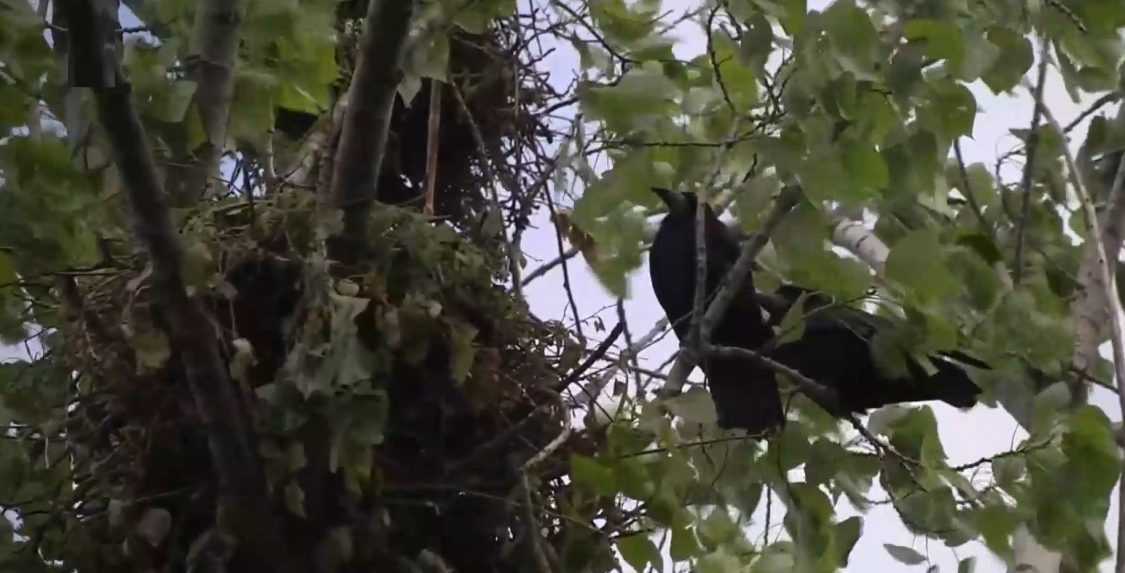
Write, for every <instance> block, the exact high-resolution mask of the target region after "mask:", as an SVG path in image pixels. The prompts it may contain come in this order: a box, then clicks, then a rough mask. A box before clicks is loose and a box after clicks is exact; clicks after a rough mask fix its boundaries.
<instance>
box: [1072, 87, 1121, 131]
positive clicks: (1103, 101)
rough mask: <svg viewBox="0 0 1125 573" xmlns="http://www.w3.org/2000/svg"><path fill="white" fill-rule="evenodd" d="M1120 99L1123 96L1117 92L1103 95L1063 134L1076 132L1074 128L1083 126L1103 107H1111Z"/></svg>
mask: <svg viewBox="0 0 1125 573" xmlns="http://www.w3.org/2000/svg"><path fill="white" fill-rule="evenodd" d="M1119 99H1121V94H1119V93H1117V92H1109V93H1107V94H1105V95H1103V96H1102V97H1100V98H1098V99H1097V100H1095V101H1094V103H1092V104H1090V107H1089V108H1087V109H1086V110H1085V111H1083V112H1082V113H1080V114H1078V117H1076V118H1074V120H1073V121H1071V122H1070V123H1068V124H1066V127H1065V128H1063V133H1070V132H1072V131H1074V128H1076V127H1078V125H1079V124H1081V123H1082V122H1083V121H1084V120H1085V119H1086V118H1087V117H1090V116H1091V115H1094V114H1095V113H1097V111H1098V110H1099V109H1101V108H1103V107H1105V106H1107V105H1109V104H1111V103H1113V102H1115V101H1117V100H1119Z"/></svg>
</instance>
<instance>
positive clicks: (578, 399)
mask: <svg viewBox="0 0 1125 573" xmlns="http://www.w3.org/2000/svg"><path fill="white" fill-rule="evenodd" d="M667 329H668V319H667V318H662V319H660V320H658V321H656V324H654V325H653V327H652V329H650V330H649V331H648V333H647V334H645V335H644V336H643V337H641V339H640V340H638V341H637V342H636V344H634V345H633V346H630V347H629V348H626V349H625V351H624V352H622V353H621V354H620V355H618V358H619V362H618V364H617V365H614V366H613V367H611V368H609V369H607V370H606V371H605V373H604V374H602V375H601V376H600V377H598V378H596V379H594V380H591V381H590V382H589V383H587V384H586V385H584V386H582V388H580V389H579V391H578V392H576V393H574V395H573V397H572V398H571V399H570V400H569V403H568V406H569V407H571V408H583V407H586V406H588V405H590V404H593V403H594V401H595V400H597V397H598V395H599V394H601V393H602V390H603V389H604V388H605V386H606V384H609V381H610V380H612V379H613V377H614V376H615V375H616V374H617V372H618V371H620V370H621V366H620V365H621V364H623V363H624V357H625V356H628V355H634V356H635V355H637V354H640V352H641V351H642V350H644V349H646V348H648V347H649V346H651V345H652V344H653V343H654V342H655V341H657V340H658V339H659V338H660V337H661V335H663V334H664V332H665V331H666V330H667Z"/></svg>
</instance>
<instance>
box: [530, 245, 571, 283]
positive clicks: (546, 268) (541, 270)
mask: <svg viewBox="0 0 1125 573" xmlns="http://www.w3.org/2000/svg"><path fill="white" fill-rule="evenodd" d="M579 252H580V251H579V250H578V247H570V248H569V249H567V250H566V251H565V252H563V254H562V255H561V256H559V257H556V258H554V259H552V260H551V261H550V262H547V263H543V265H541V266H539V267H538V268H536V269H535V270H533V271H531V272H530V273H527V274H526V275H524V277H523V286H525V287H526V286H527V285H528V284H529V283H531V281H533V280H535V279H537V278H540V277H542V276H543V275H545V274H547V273H548V272H550V271H551V269H553V268H555V267H557V266H559V265H561V264H563V262H564V261H568V260H570V259H572V258H574V257H575V256H576V255H578V253H579Z"/></svg>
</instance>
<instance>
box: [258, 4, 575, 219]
mask: <svg viewBox="0 0 1125 573" xmlns="http://www.w3.org/2000/svg"><path fill="white" fill-rule="evenodd" d="M345 22H346V24H345V28H346V29H345V30H343V31H342V34H341V35H342V37H343V38H344V39H343V41H341V43H340V47H339V49H338V60H339V61H340V62H341V63H342V67H343V69H344V73H343V74H342V77H341V80H340V85H341V87H340V90H343V89H344V87H345V86H347V85H348V83H349V82H350V76H351V68H352V66H353V65H354V62H355V59H356V57H357V56H356V52H357V50H358V48H359V31H360V30H361V28H362V23H361V22H362V20H346V21H345ZM525 48H526V47H525V46H522V45H520V44H519V42H517V41H515V39H514V36H513V38H506V33H505V32H504V31H503V30H502V29H498V30H495V31H493V32H490V33H487V34H472V33H469V32H465V31H463V30H455V31H453V32H452V33H451V34H450V43H449V64H448V65H449V68H448V78H447V79H448V83H443V84H442V86H441V90H442V91H441V98H440V99H441V101H440V103H439V104H438V108H439V113H438V114H437V116H438V120H437V125H438V130H439V133H438V137H439V140H438V141H439V142H438V149H437V157H438V162H439V168H438V172H437V175H436V177H435V188H434V214H435V215H437V216H439V217H442V218H444V219H446V220H448V221H449V222H451V223H452V224H454V225H455V226H457V227H458V228H459V229H461V230H463V231H466V230H467V231H472V230H474V229H475V228H476V227H479V226H480V223H481V221H482V219H483V218H484V216H485V214H486V212H487V209H488V206H489V201H490V196H489V189H490V187H491V186H493V185H495V184H496V183H497V182H496V181H494V180H493V179H494V173H492V171H495V170H496V169H497V167H495V166H500V165H504V164H506V163H509V162H511V163H515V164H518V163H519V160H520V158H519V157H517V155H519V153H520V149H521V148H523V149H527V148H530V147H531V146H534V145H535V144H536V140H538V139H543V138H546V139H547V140H550V139H551V138H552V135H551V132H550V130H549V129H548V127H547V125H546V122H545V119H544V117H543V115H542V114H541V113H538V110H539V109H542V108H543V107H544V106H545V105H546V104H548V103H549V102H550V101H552V99H553V98H554V96H553V94H550V93H548V88H547V87H546V84H545V83H544V82H543V78H538V77H529V76H528V72H529V71H528V70H526V69H521V68H520V64H519V58H520V57H521V56H522V57H526V54H520V53H519V51H520V50H523V49H525ZM517 78H518V79H517ZM517 82H518V83H519V87H518V88H517ZM432 87H433V84H432V82H430V81H429V80H423V81H422V82H421V85H420V86H419V87H418V91H417V93H416V94H415V95H414V96H413V98H412V99H410V101H404V100H403V99H402V98H398V99H396V101H395V104H394V113H393V116H392V119H391V125H390V133H389V139H388V142H387V151H386V154H385V156H384V159H383V165H382V172H381V174H380V177H379V181H378V195H379V200H380V201H382V202H384V203H389V204H393V205H403V206H405V205H410V206H413V207H414V208H420V207H421V206H422V204H423V201H424V199H423V194H424V188H425V182H426V171H427V156H428V151H429V150H428V148H427V144H428V141H429V134H428V129H429V122H430V116H431V103H432V99H431V95H430V92H431V89H432ZM326 115H327V114H326ZM318 119H319V120H322V121H323V120H324V119H325V118H324V117H322V118H318V117H316V116H313V115H309V114H304V113H299V112H293V111H289V110H285V109H278V110H277V115H276V128H277V133H278V134H279V136H280V137H283V138H284V139H285V140H287V141H285V142H281V143H279V145H280V146H281V147H289V148H292V149H296V148H297V147H298V146H299V145H300V143H301V141H302V140H303V139H304V138H305V137H307V135H308V134H309V132H310V131H311V130H313V129H314V127H315V125H316V124H317V121H318ZM486 162H489V163H491V164H492V165H493V166H494V167H493V168H492V169H491V170H490V169H489V168H488V167H486ZM512 199H518V198H515V197H513V198H512ZM523 217H524V218H526V215H523Z"/></svg>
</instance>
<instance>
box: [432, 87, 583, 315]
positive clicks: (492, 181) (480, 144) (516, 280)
mask: <svg viewBox="0 0 1125 573" xmlns="http://www.w3.org/2000/svg"><path fill="white" fill-rule="evenodd" d="M449 87H450V88H451V89H452V90H453V96H454V97H456V98H457V103H458V104H459V105H460V106H461V113H463V114H465V120H466V121H468V122H469V131H471V132H472V134H473V141H474V142H475V143H476V146H477V153H479V154H480V161H481V166H482V168H483V169H484V172H485V178H486V179H487V180H488V182H489V186H488V188H489V191H491V194H490V195H489V198H490V200H491V203H492V208H493V209H495V210H496V216H497V217H503V213H504V211H503V209H502V208H501V206H500V196H499V194H498V193H497V192H496V183H497V182H500V183H501V184H504V182H503V181H501V180H499V179H497V178H496V174H495V173H493V171H492V162H491V155H490V154H489V153H488V146H487V145H486V144H485V142H484V135H482V134H481V131H480V125H478V124H477V120H476V118H474V117H473V113H472V110H470V109H469V104H468V102H466V101H465V98H464V96H462V95H461V89H460V88H458V87H457V84H450V85H449ZM506 186H507V187H508V192H509V193H511V194H513V195H514V194H515V193H516V190H517V188H516V185H515V182H514V181H512V182H509V184H508V185H506ZM500 235H501V238H502V239H503V240H504V250H505V252H506V253H507V255H508V274H509V275H511V278H512V290H513V291H515V294H516V296H517V297H519V298H523V280H522V279H520V261H519V259H520V257H519V253H517V252H516V247H515V245H514V244H513V243H512V241H511V240H509V239H508V229H506V228H502V229H501V230H500ZM574 316H575V319H576V322H577V317H578V309H577V308H576V309H574Z"/></svg>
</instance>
